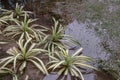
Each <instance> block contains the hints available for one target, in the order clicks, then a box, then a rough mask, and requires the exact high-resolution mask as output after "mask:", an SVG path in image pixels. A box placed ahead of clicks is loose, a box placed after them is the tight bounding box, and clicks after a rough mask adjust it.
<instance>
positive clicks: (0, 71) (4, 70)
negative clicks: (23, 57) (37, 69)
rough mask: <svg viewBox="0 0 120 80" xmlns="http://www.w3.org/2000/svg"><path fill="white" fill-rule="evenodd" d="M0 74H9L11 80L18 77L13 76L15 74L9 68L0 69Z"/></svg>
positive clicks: (16, 79)
mask: <svg viewBox="0 0 120 80" xmlns="http://www.w3.org/2000/svg"><path fill="white" fill-rule="evenodd" d="M0 74H11V75H12V76H13V80H18V77H17V75H16V74H15V72H14V71H12V70H11V69H9V68H0Z"/></svg>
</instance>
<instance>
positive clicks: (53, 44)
mask: <svg viewBox="0 0 120 80" xmlns="http://www.w3.org/2000/svg"><path fill="white" fill-rule="evenodd" d="M53 20H54V25H53V26H52V30H51V34H48V35H47V36H46V37H45V38H44V39H43V43H44V44H45V45H44V48H45V49H47V50H48V51H50V52H53V51H54V50H55V49H56V48H57V46H60V47H65V46H70V45H72V44H77V45H78V44H79V43H78V42H77V41H75V40H73V39H72V37H70V36H68V35H66V34H64V30H65V29H64V27H63V26H62V25H61V24H59V22H58V21H56V20H55V19H54V18H53ZM67 42H68V44H64V43H67Z"/></svg>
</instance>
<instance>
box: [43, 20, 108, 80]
mask: <svg viewBox="0 0 120 80" xmlns="http://www.w3.org/2000/svg"><path fill="white" fill-rule="evenodd" d="M87 25H88V24H87V23H79V22H78V21H77V20H74V21H73V22H72V23H70V24H68V25H67V29H66V31H65V33H66V34H68V35H71V36H72V37H73V39H76V40H77V41H78V42H79V43H80V44H81V47H82V48H83V54H84V55H87V56H90V57H92V58H93V59H94V60H96V59H98V58H102V59H106V58H107V57H106V52H105V50H104V48H103V47H101V46H100V38H99V37H97V36H96V34H95V32H94V30H93V29H90V28H88V27H87ZM73 47H74V46H73ZM79 48H80V46H78V47H76V48H75V50H77V49H79ZM75 50H71V52H74V51H75ZM96 75H97V74H95V72H91V70H89V69H88V70H87V72H86V73H85V74H84V78H85V80H96V79H97V77H96ZM56 78H57V75H48V76H46V77H45V79H44V80H55V79H56ZM68 80H70V79H68ZM97 80H107V79H97ZM109 80H110V79H109Z"/></svg>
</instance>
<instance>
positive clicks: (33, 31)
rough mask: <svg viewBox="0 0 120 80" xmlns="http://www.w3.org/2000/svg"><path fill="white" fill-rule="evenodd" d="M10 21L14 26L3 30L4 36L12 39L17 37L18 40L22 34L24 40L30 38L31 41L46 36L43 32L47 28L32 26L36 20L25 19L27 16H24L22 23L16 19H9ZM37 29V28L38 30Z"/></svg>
mask: <svg viewBox="0 0 120 80" xmlns="http://www.w3.org/2000/svg"><path fill="white" fill-rule="evenodd" d="M11 21H13V22H15V24H13V25H10V26H8V27H6V28H5V29H4V33H5V35H6V36H12V38H15V37H17V39H19V38H20V36H21V34H24V37H25V38H26V39H28V38H29V37H31V38H32V39H35V40H39V39H41V37H43V36H45V35H46V34H45V33H44V31H46V30H47V28H45V27H43V26H40V25H37V24H32V23H33V22H34V21H36V19H27V14H25V15H24V20H23V21H19V20H16V19H11ZM37 27H39V29H38V28H37Z"/></svg>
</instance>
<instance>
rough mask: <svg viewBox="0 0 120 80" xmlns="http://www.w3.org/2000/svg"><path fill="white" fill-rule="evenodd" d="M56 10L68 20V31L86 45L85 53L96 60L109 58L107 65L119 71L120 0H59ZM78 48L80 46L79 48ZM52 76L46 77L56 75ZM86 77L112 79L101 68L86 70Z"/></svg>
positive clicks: (97, 79)
mask: <svg viewBox="0 0 120 80" xmlns="http://www.w3.org/2000/svg"><path fill="white" fill-rule="evenodd" d="M52 12H54V13H55V14H59V15H60V16H61V17H62V18H63V19H64V20H67V21H68V23H69V24H68V25H67V29H66V31H65V33H66V34H69V35H71V36H73V38H75V39H76V40H78V41H79V43H80V44H81V47H83V48H84V49H83V54H84V55H87V56H90V57H92V58H93V59H94V60H95V61H96V60H97V59H102V60H104V61H106V63H105V65H107V66H109V67H110V69H113V70H115V71H116V72H117V75H118V74H119V67H118V65H116V64H115V62H116V60H119V58H120V57H119V49H120V26H119V25H120V23H119V21H120V0H86V1H85V0H83V1H80V0H66V1H57V2H55V3H54V7H53V8H52ZM77 49H78V47H76V48H75V50H77ZM98 65H99V64H98ZM100 65H101V64H100ZM95 66H97V64H95ZM102 66H104V65H103V64H102ZM105 68H106V67H105ZM88 72H89V71H88ZM111 73H112V72H111ZM102 74H103V75H102ZM50 76H51V75H50ZM50 76H47V77H46V78H45V80H48V79H49V80H50V78H51V80H53V79H54V78H56V77H55V76H52V77H50ZM84 77H85V80H112V78H110V76H109V75H107V76H106V74H105V73H100V72H93V73H90V74H85V76H84Z"/></svg>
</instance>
